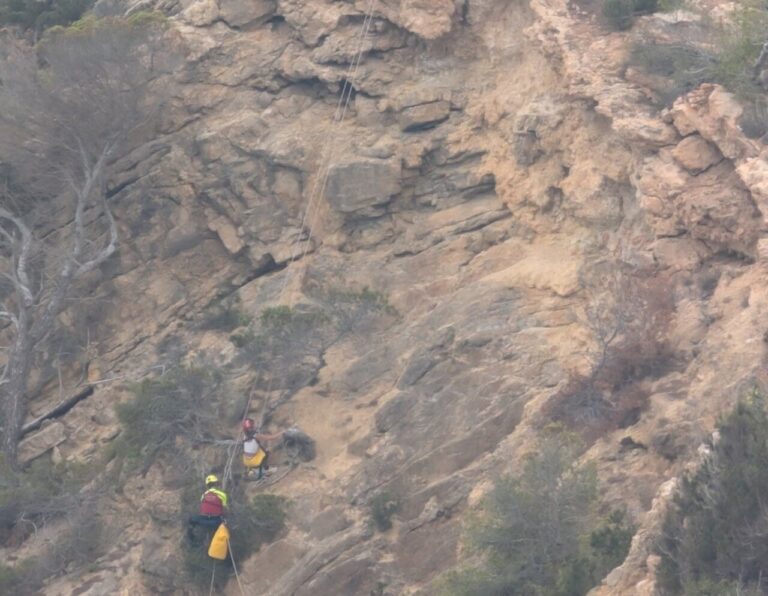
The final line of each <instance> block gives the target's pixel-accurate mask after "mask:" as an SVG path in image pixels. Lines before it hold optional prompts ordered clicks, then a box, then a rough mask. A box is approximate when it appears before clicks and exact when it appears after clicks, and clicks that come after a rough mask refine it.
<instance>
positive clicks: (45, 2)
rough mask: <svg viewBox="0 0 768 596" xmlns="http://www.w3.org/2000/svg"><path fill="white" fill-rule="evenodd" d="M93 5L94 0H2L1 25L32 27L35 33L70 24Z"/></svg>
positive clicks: (0, 9) (0, 6)
mask: <svg viewBox="0 0 768 596" xmlns="http://www.w3.org/2000/svg"><path fill="white" fill-rule="evenodd" d="M91 6H93V0H0V26H3V25H15V26H17V27H21V28H22V29H32V30H34V32H35V35H39V34H40V33H41V32H42V31H43V30H45V29H47V28H49V27H53V26H56V25H69V24H71V23H74V22H75V21H77V20H78V19H80V18H81V17H82V16H83V14H85V12H86V11H87V10H88V9H89V8H91Z"/></svg>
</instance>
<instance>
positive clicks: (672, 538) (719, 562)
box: [657, 393, 768, 594]
mask: <svg viewBox="0 0 768 596" xmlns="http://www.w3.org/2000/svg"><path fill="white" fill-rule="evenodd" d="M766 494H768V413H766V406H765V400H764V398H763V397H762V396H761V395H759V394H758V393H753V394H752V395H751V396H750V397H749V398H747V399H744V400H742V401H740V402H739V403H738V404H737V406H736V407H735V409H734V410H733V411H732V412H731V413H730V414H729V415H728V416H727V417H726V418H724V419H723V420H722V421H721V422H720V424H719V440H718V441H717V442H716V443H715V444H714V445H713V446H712V452H711V454H710V456H709V458H708V459H707V461H705V462H704V464H703V465H702V466H701V467H700V468H699V470H698V471H697V472H695V473H694V474H692V475H690V476H686V477H684V479H683V481H682V485H681V489H680V492H679V494H678V495H677V498H676V500H675V506H674V507H673V508H671V509H670V511H669V513H668V514H667V517H666V519H665V522H664V531H663V535H662V538H661V540H660V542H659V545H658V553H659V555H660V556H661V564H660V565H659V570H658V573H657V575H658V581H659V585H660V586H661V587H662V589H663V590H664V591H665V593H666V594H693V593H701V594H703V593H705V592H703V591H702V590H704V587H706V586H718V588H717V589H721V588H720V587H721V586H723V585H728V586H731V585H733V586H737V587H738V589H740V590H749V589H753V588H756V587H758V586H759V585H760V584H761V582H764V577H766V575H768V527H766V522H765V513H764V512H765V509H764V505H763V502H764V499H765V495H766ZM707 589H708V590H709V588H707ZM729 589H730V588H729ZM697 590H698V591H697ZM710 591H716V588H712V589H711V590H710ZM719 593H720V594H724V593H726V592H722V591H721V592H719Z"/></svg>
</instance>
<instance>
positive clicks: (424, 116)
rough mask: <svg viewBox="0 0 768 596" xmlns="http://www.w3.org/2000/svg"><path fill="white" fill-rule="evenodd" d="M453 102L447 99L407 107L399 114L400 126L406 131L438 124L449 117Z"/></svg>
mask: <svg viewBox="0 0 768 596" xmlns="http://www.w3.org/2000/svg"><path fill="white" fill-rule="evenodd" d="M450 113H451V104H450V103H449V102H447V101H433V102H430V103H424V104H420V105H417V106H412V107H408V108H405V109H404V110H403V111H402V112H400V114H399V116H398V122H399V123H400V128H401V129H402V130H404V131H406V132H411V131H414V130H420V129H424V128H428V127H433V126H437V125H438V124H440V123H441V122H443V121H445V120H447V119H448V116H449V115H450Z"/></svg>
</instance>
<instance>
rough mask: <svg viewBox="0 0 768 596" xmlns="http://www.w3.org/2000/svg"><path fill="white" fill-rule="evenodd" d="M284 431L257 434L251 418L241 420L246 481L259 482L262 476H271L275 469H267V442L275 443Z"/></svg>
mask: <svg viewBox="0 0 768 596" xmlns="http://www.w3.org/2000/svg"><path fill="white" fill-rule="evenodd" d="M283 432H284V431H280V432H279V433H275V434H272V435H266V434H260V433H259V432H257V429H256V423H255V422H254V420H253V419H252V418H246V419H245V420H243V433H244V434H245V439H244V441H243V465H244V466H245V477H246V478H247V479H254V480H261V479H262V478H263V477H264V474H265V473H266V474H268V475H269V474H271V473H273V472H274V471H275V468H271V469H270V467H269V451H268V450H267V448H266V445H267V442H268V441H275V440H276V439H279V438H280V437H282V436H283Z"/></svg>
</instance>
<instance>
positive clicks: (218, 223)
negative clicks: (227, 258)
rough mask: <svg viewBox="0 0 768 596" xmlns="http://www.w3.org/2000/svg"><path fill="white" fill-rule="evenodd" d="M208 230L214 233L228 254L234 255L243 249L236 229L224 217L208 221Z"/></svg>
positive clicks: (242, 243) (243, 245)
mask: <svg viewBox="0 0 768 596" xmlns="http://www.w3.org/2000/svg"><path fill="white" fill-rule="evenodd" d="M208 229H209V230H211V231H212V232H216V234H217V235H218V236H219V238H220V239H221V242H222V244H223V245H224V247H225V248H226V249H227V250H228V251H229V253H230V254H232V255H236V254H238V253H239V252H240V251H241V250H243V248H245V243H244V242H243V241H242V239H241V238H240V236H239V235H238V234H237V229H236V228H235V226H233V225H232V222H230V221H229V220H228V219H227V218H226V217H223V216H221V217H217V218H215V219H212V220H210V221H209V222H208Z"/></svg>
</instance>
